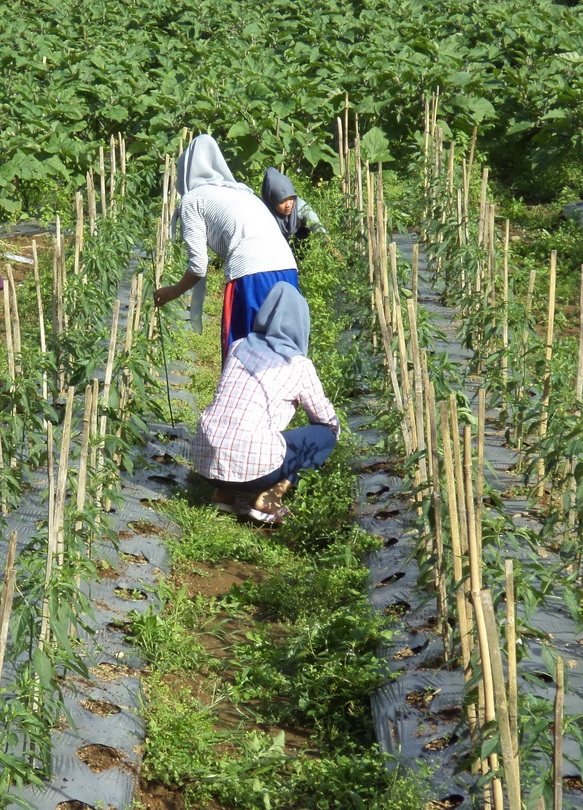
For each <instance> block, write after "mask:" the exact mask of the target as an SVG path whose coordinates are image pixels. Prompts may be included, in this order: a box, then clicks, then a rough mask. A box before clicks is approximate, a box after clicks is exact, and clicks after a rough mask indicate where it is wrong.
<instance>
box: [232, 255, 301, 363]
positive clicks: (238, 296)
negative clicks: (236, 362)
mask: <svg viewBox="0 0 583 810" xmlns="http://www.w3.org/2000/svg"><path fill="white" fill-rule="evenodd" d="M278 281H287V282H288V284H291V285H292V286H293V287H295V288H296V290H299V288H300V286H299V279H298V271H297V270H296V269H295V268H294V269H293V270H270V271H269V272H267V273H251V274H249V275H246V276H241V278H237V279H235V280H234V281H229V282H228V283H227V285H226V286H225V297H224V299H223V317H222V330H221V349H222V357H223V364H224V362H225V358H226V356H227V351H228V350H229V346H230V345H231V343H234V341H235V340H240V339H241V338H244V337H247V335H248V334H249V332H252V331H253V321H254V320H255V316H256V315H257V312H258V310H259V307H260V306H261V304H262V303H263V302H264V301H265V299H266V297H267V293H268V292H269V291H270V290H271V288H272V287H273V285H274V284H277V282H278Z"/></svg>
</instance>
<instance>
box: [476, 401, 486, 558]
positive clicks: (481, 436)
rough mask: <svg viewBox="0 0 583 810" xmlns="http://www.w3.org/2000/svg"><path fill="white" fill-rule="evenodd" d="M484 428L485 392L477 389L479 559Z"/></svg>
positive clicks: (479, 552)
mask: <svg viewBox="0 0 583 810" xmlns="http://www.w3.org/2000/svg"><path fill="white" fill-rule="evenodd" d="M485 430H486V392H485V390H484V389H483V388H479V389H478V435H477V443H478V449H477V455H476V542H477V544H478V554H479V559H480V560H481V559H482V520H483V514H484V457H485Z"/></svg>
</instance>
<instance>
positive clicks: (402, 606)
mask: <svg viewBox="0 0 583 810" xmlns="http://www.w3.org/2000/svg"><path fill="white" fill-rule="evenodd" d="M410 610H411V605H410V604H409V603H408V602H394V603H393V604H392V605H387V607H386V608H385V610H384V613H385V616H390V617H391V618H393V619H400V618H401V617H402V616H404V615H405V614H406V613H409V611H410Z"/></svg>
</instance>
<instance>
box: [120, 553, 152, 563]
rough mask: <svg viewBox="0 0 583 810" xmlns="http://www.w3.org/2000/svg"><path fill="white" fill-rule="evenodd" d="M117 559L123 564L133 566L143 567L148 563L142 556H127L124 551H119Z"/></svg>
mask: <svg viewBox="0 0 583 810" xmlns="http://www.w3.org/2000/svg"><path fill="white" fill-rule="evenodd" d="M119 558H120V560H121V561H122V562H123V563H133V564H135V565H145V564H146V563H149V562H150V560H149V559H148V558H147V557H144V555H143V554H128V553H127V552H125V551H120V554H119Z"/></svg>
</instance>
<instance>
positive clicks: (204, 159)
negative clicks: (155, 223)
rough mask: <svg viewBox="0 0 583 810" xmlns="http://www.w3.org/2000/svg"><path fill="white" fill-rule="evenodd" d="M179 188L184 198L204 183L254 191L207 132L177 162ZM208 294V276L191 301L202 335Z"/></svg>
mask: <svg viewBox="0 0 583 810" xmlns="http://www.w3.org/2000/svg"><path fill="white" fill-rule="evenodd" d="M175 185H176V191H177V192H178V193H179V194H180V196H181V197H183V196H184V195H185V194H188V192H189V191H194V189H196V188H200V187H201V186H227V187H230V188H236V189H239V190H241V191H245V192H248V193H249V194H253V191H252V189H250V188H249V186H246V185H245V183H238V182H237V181H236V180H235V178H234V177H233V175H232V173H231V170H230V169H229V167H228V166H227V162H226V160H225V158H224V157H223V153H222V152H221V150H220V149H219V145H218V144H217V142H216V141H215V139H214V138H213V137H212V135H207V134H205V133H203V134H202V135H197V137H196V138H194V140H193V141H192V142H191V143H190V144H189V145H188V146H187V147H186V149H185V150H184V152H183V153H182V154H181V155H180V157H179V158H178V162H177V164H176V183H175ZM181 205H182V203H179V204H178V205H177V207H176V210H175V211H174V213H173V214H172V222H171V223H170V235H171V237H172V239H173V240H174V238H175V237H176V223H177V222H178V220H179V218H180V208H181ZM205 295H206V276H205V278H204V279H202V280H201V281H200V282H199V283H198V284H197V285H196V287H195V288H194V290H193V293H192V298H191V302H190V325H191V326H192V329H193V330H194V331H195V332H197V333H198V334H201V333H202V310H203V304H204V299H205Z"/></svg>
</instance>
